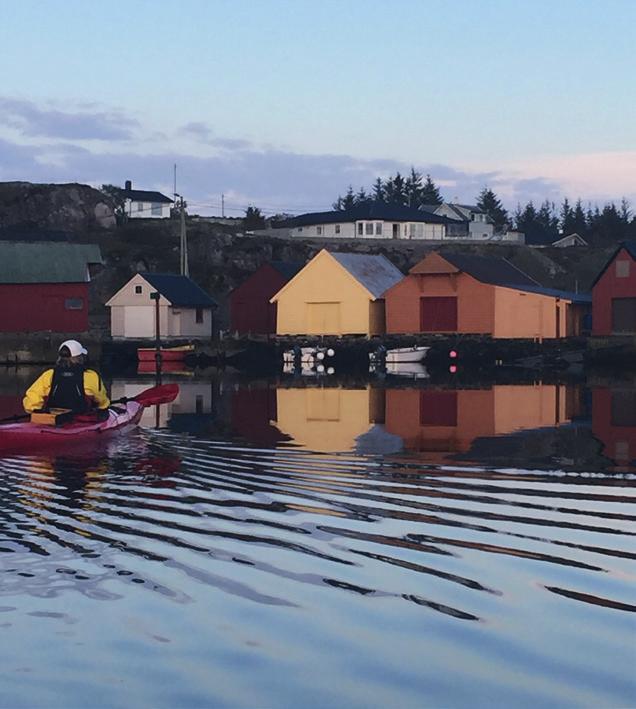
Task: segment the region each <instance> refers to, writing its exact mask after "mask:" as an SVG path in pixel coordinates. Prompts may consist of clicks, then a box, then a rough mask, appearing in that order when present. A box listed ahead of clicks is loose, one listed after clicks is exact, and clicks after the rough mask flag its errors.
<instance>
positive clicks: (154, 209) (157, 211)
mask: <svg viewBox="0 0 636 709" xmlns="http://www.w3.org/2000/svg"><path fill="white" fill-rule="evenodd" d="M150 213H151V214H152V216H153V217H160V216H161V214H162V210H161V203H160V202H153V203H152V205H151V207H150Z"/></svg>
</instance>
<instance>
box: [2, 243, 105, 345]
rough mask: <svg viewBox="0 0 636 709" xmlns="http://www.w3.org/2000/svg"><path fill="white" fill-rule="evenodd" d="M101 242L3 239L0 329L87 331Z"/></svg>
mask: <svg viewBox="0 0 636 709" xmlns="http://www.w3.org/2000/svg"><path fill="white" fill-rule="evenodd" d="M101 263H102V258H101V254H100V252H99V247H98V246H96V245H94V244H69V243H66V242H15V241H0V332H46V331H48V332H61V333H73V332H86V330H88V324H89V322H88V306H89V293H88V288H89V281H90V267H91V266H93V265H96V264H101Z"/></svg>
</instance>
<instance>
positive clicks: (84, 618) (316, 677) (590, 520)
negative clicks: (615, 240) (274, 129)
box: [0, 392, 636, 707]
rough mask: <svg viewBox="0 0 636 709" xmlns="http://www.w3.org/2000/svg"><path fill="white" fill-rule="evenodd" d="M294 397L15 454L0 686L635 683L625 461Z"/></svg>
mask: <svg viewBox="0 0 636 709" xmlns="http://www.w3.org/2000/svg"><path fill="white" fill-rule="evenodd" d="M544 393H545V392H544ZM200 396H203V395H202V394H201V395H200ZM250 398H251V401H252V404H253V410H260V409H259V407H261V404H262V402H261V403H260V404H259V400H258V395H257V394H254V393H252V394H249V395H248V399H250ZM284 399H285V397H284V396H283V397H279V398H278V401H277V406H276V410H275V411H272V409H271V407H269V409H268V410H269V413H268V414H267V415H266V416H261V418H260V419H259V420H258V421H257V422H256V423H255V422H254V421H252V422H251V423H250V426H249V427H248V428H249V429H250V430H251V431H252V432H254V431H257V433H258V435H256V434H254V435H253V436H252V440H247V438H246V436H245V431H243V432H242V435H241V436H239V435H238V434H237V430H236V427H234V428H233V427H232V425H231V422H232V416H231V415H230V413H229V412H226V414H225V415H224V418H223V421H224V423H223V424H222V425H221V424H219V423H218V420H219V411H218V409H219V406H218V402H217V404H216V405H217V409H216V413H215V414H214V415H210V416H209V417H208V419H205V420H207V421H208V425H199V426H194V425H193V424H192V421H191V420H190V421H189V424H188V425H185V424H184V421H183V420H181V422H180V423H179V419H178V415H177V414H175V413H174V412H173V414H174V415H173V417H172V419H171V420H172V425H171V424H170V420H167V421H162V427H161V428H159V429H157V430H154V429H151V428H142V429H140V430H139V431H137V432H136V433H133V434H132V435H129V436H126V437H121V438H118V439H115V440H112V441H108V442H104V443H103V444H102V445H101V446H100V447H98V448H96V449H92V450H89V451H79V452H68V453H63V454H56V456H55V457H52V456H38V455H37V454H35V453H31V454H28V455H27V454H21V455H17V454H16V455H12V456H9V457H5V458H4V459H0V497H1V499H2V507H1V508H0V632H1V633H2V644H1V646H0V656H1V657H2V669H1V670H0V678H1V682H0V706H2V707H33V706H59V707H80V706H81V707H87V706H91V707H94V706H120V707H130V706H153V707H176V706H180V707H203V706H243V707H244V706H249V707H253V706H311V707H324V706H342V707H369V706H414V707H415V706H418V707H420V706H465V707H467V706H494V705H496V706H515V707H520V706H527V707H530V706H532V707H536V706H559V707H563V706H589V707H610V706H611V707H615V706H633V705H634V704H636V684H635V681H634V666H635V660H636V654H635V647H636V644H635V639H636V634H635V630H636V623H635V618H636V616H635V614H634V611H635V610H636V599H635V588H636V584H635V581H636V575H635V572H636V565H635V564H634V558H635V555H636V545H635V543H634V534H635V532H636V526H635V524H634V522H635V519H636V505H635V504H634V502H635V499H636V495H635V491H634V486H635V484H636V483H635V478H634V474H635V472H636V471H635V470H634V469H633V468H632V467H630V466H629V465H623V466H620V467H618V468H616V467H615V468H612V469H601V467H600V466H599V467H596V468H587V469H586V468H585V466H581V465H578V464H574V462H573V460H572V459H568V460H569V462H568V461H565V462H564V460H563V456H561V458H562V459H561V461H560V463H555V462H554V460H552V462H551V463H550V464H548V465H542V466H536V467H535V466H531V465H527V466H526V467H524V466H521V465H519V462H518V459H517V457H515V451H518V446H517V448H515V447H514V446H511V445H510V444H508V445H507V446H504V448H503V449H497V451H496V455H495V453H492V451H493V450H494V449H492V447H491V448H489V450H490V451H491V453H492V455H489V456H488V459H489V460H488V462H487V463H486V462H484V461H481V462H480V461H476V460H474V458H475V457H476V454H475V451H476V450H477V451H479V450H480V449H479V446H477V448H475V444H474V443H473V444H471V445H472V448H470V450H469V451H468V453H467V452H466V450H463V451H461V450H460V451H459V453H457V455H456V456H455V460H453V461H449V459H448V456H446V457H444V459H442V458H440V456H439V454H438V453H436V452H431V450H430V449H431V446H430V445H429V444H428V443H427V445H423V443H422V440H423V439H422V438H421V435H423V434H421V433H420V434H419V435H420V438H419V439H418V440H419V443H420V445H419V447H418V450H414V449H413V447H411V448H410V449H409V447H408V446H406V447H405V446H404V445H398V444H397V443H396V437H399V436H398V433H400V432H399V431H398V432H396V429H395V427H394V428H393V429H392V427H391V423H390V421H389V420H388V417H389V413H390V402H389V401H388V400H387V401H386V402H384V407H383V412H386V417H385V418H384V422H383V423H379V424H377V423H373V422H372V421H371V419H373V420H374V421H377V420H379V419H380V416H376V415H375V414H373V415H372V416H371V415H370V417H369V418H370V420H369V421H368V422H367V424H368V425H365V426H366V428H365V427H363V429H364V430H363V431H362V432H359V431H358V430H357V429H356V428H355V427H354V429H351V426H350V424H349V423H347V421H348V419H347V417H346V416H345V409H346V406H345V404H344V403H343V402H342V401H340V402H339V408H338V410H337V411H336V408H335V407H336V404H335V403H334V402H335V399H334V400H331V399H329V397H327V399H329V400H327V399H324V397H323V399H321V401H322V402H323V403H322V404H320V406H318V407H317V405H316V402H313V403H312V402H311V401H310V402H309V404H307V402H306V401H305V403H304V404H303V406H302V407H301V409H302V411H305V412H306V414H307V415H306V419H304V422H305V424H306V425H305V426H304V427H303V426H301V428H300V429H299V428H294V426H296V425H297V424H298V420H299V419H298V416H299V415H298V411H300V410H301V409H299V408H297V406H296V405H294V406H292V408H291V409H289V410H288V411H287V414H289V417H288V418H289V420H288V423H285V422H284V421H283V419H285V416H286V412H285V411H284V410H281V404H284ZM351 400H352V399H351ZM542 400H543V399H542ZM206 401H207V400H205V399H204V400H203V403H201V400H199V401H198V403H196V405H193V408H197V407H198V411H199V413H200V411H201V409H202V407H203V408H205V406H206V405H207V403H206ZM345 403H346V402H345ZM403 405H404V402H402V404H400V406H401V407H403ZM284 406H287V404H284ZM347 406H349V404H347ZM365 406H366V408H364V407H363V408H364V410H365V411H366V412H367V414H368V412H369V411H370V409H369V406H368V402H367V403H366V404H365ZM316 407H317V408H316ZM220 408H222V407H220ZM265 408H267V407H265ZM347 410H348V409H347ZM551 410H552V409H551ZM480 411H481V413H482V415H483V408H482V409H481V410H480ZM294 412H296V414H295V415H294ZM336 414H337V416H336ZM459 414H461V412H459ZM459 414H458V420H459V418H461V416H460V415H459ZM181 415H182V416H185V415H186V414H185V413H182V414H181ZM427 415H428V414H421V415H420V424H422V426H424V423H422V422H423V421H424V422H425V421H426V420H428V419H427V418H426V416H427ZM444 415H447V414H444ZM248 418H249V417H248ZM156 420H157V421H159V420H160V416H159V415H157V417H156ZM205 420H204V423H205ZM212 420H213V421H215V422H216V423H214V425H212V424H210V421H212ZM174 421H177V422H178V423H177V425H175V424H174ZM241 421H242V422H243V423H245V421H246V418H245V417H241ZM316 421H319V422H322V424H324V425H325V426H327V428H321V427H320V426H319V427H318V428H317V429H316V428H315V427H312V426H310V425H309V424H310V423H311V422H316ZM334 422H335V423H336V424H337V425H336V426H335V428H334V429H333V432H332V433H331V434H328V433H327V432H328V431H329V430H331V429H330V428H329V426H330V424H333V423H334ZM200 423H201V422H199V424H200ZM439 423H440V422H439V421H438V422H437V424H439ZM570 423H571V422H570V421H568V422H567V424H568V426H569V425H570ZM446 425H448V421H446ZM347 427H348V428H347ZM345 429H347V430H349V429H351V430H352V435H353V434H355V435H353V437H352V441H353V442H354V444H353V445H352V446H351V447H350V450H331V451H329V450H327V449H328V448H329V440H328V439H329V435H331V436H344V438H343V439H342V441H343V442H342V445H341V447H342V448H345V447H346V445H348V444H347V441H346V435H348V434H346V432H345ZM427 430H428V429H427ZM550 430H552V429H550ZM402 433H403V432H402ZM274 434H275V435H274ZM279 434H280V435H279ZM0 435H1V433H0ZM435 435H436V436H437V438H435V436H434V437H433V438H434V439H435V440H439V437H440V435H441V434H440V433H439V432H437V433H436V434H435ZM545 435H548V434H547V433H546V434H545ZM564 435H565V436H566V438H567V440H570V438H568V436H570V437H571V436H575V441H574V443H573V444H572V448H573V449H574V450H576V449H577V446H578V447H579V448H581V447H582V446H584V443H583V442H582V441H587V440H588V439H587V438H580V437H579V438H576V435H579V434H576V431H574V432H572V431H571V430H570V428H567V430H566V431H565V433H564ZM259 436H260V440H261V441H262V440H263V438H267V437H269V439H270V442H269V443H268V444H267V445H265V444H264V443H262V442H261V443H260V444H259V443H258V440H259ZM303 436H305V439H304V440H302V437H303ZM405 436H406V434H403V435H402V438H400V440H401V441H402V442H404V441H407V442H408V440H410V439H408V437H405ZM494 438H495V439H497V436H495V437H494ZM338 440H340V439H338ZM497 440H498V439H497ZM506 440H508V442H509V441H510V440H511V439H506ZM514 440H516V439H514ZM320 441H322V443H323V445H322V446H321V445H319V443H320ZM361 441H363V442H364V443H365V445H364V446H363V445H360V442H361ZM378 441H380V443H378ZM577 441H578V443H577ZM619 443H620V441H619ZM568 445H569V444H568ZM524 446H525V447H524V448H523V450H528V447H527V446H528V444H527V443H525V444H524ZM424 448H428V451H427V450H423V449H424ZM438 448H439V446H438ZM460 448H461V447H460ZM482 448H483V446H482ZM319 449H320V450H319ZM553 449H554V446H553ZM559 450H561V449H559ZM471 451H472V452H471ZM506 451H508V453H506ZM595 451H596V449H595ZM595 454H596V453H595ZM506 456H508V459H509V460H511V461H514V465H511V464H508V465H506V464H505V460H506ZM467 458H472V460H470V461H469V460H467ZM493 458H496V462H493Z"/></svg>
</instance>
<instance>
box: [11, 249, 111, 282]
mask: <svg viewBox="0 0 636 709" xmlns="http://www.w3.org/2000/svg"><path fill="white" fill-rule="evenodd" d="M102 263H103V261H102V256H101V252H100V250H99V246H97V245H96V244H69V243H66V242H35V241H34V242H16V241H0V283H3V284H12V283H16V284H17V283H86V282H87V281H88V280H90V279H89V269H88V267H89V265H90V264H102Z"/></svg>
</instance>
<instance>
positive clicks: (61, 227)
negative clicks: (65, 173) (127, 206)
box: [0, 182, 115, 233]
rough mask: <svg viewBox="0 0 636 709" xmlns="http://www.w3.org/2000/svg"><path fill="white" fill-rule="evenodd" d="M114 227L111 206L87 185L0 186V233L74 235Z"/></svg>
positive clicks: (4, 183) (2, 183)
mask: <svg viewBox="0 0 636 709" xmlns="http://www.w3.org/2000/svg"><path fill="white" fill-rule="evenodd" d="M113 227H115V214H114V211H113V205H112V204H111V202H110V200H109V199H108V198H107V197H106V196H105V195H103V194H102V193H101V192H100V191H99V190H96V189H93V188H92V187H89V186H88V185H80V184H77V183H72V184H63V185H46V184H33V183H31V182H0V229H13V228H20V229H29V228H33V229H36V230H50V231H56V230H58V231H64V232H76V233H77V232H82V231H87V230H90V229H95V228H103V229H111V228H113Z"/></svg>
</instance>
